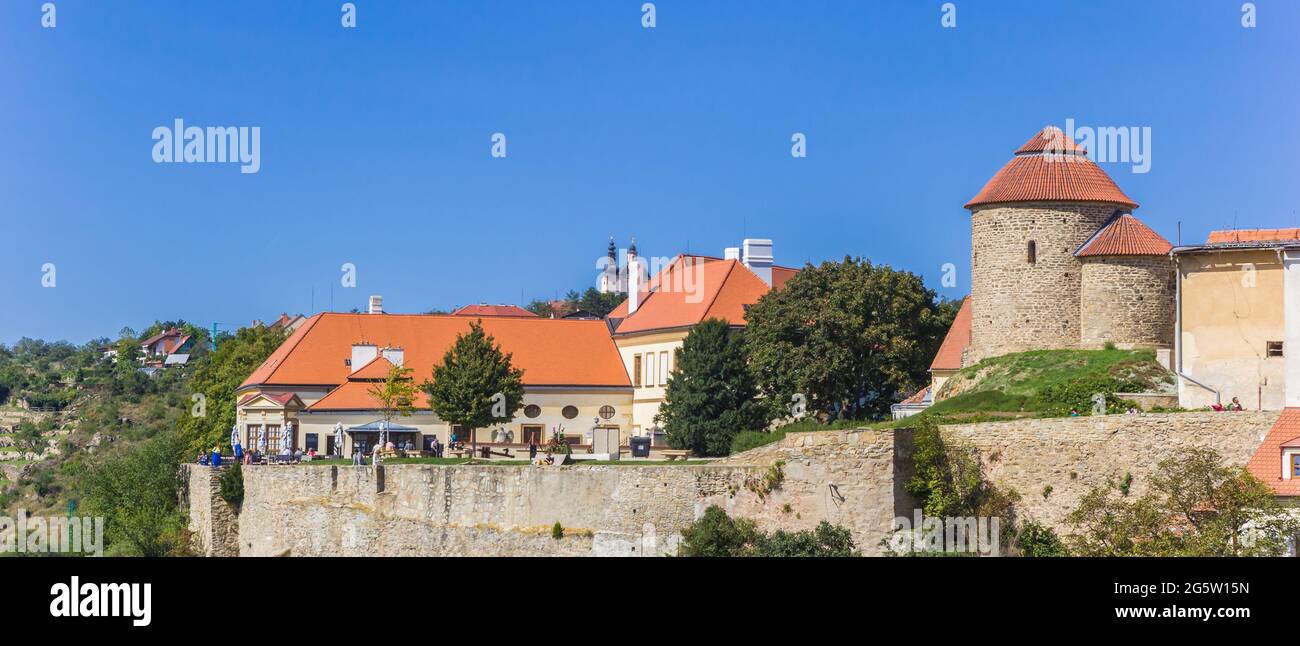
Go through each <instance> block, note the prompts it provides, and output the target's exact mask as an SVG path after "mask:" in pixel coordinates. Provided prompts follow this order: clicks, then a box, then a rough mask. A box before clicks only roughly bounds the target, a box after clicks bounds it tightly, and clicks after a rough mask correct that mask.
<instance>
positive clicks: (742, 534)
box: [677, 505, 858, 557]
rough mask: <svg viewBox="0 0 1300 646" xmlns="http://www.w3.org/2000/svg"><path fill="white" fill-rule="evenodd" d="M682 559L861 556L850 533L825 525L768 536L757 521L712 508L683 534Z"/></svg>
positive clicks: (824, 523)
mask: <svg viewBox="0 0 1300 646" xmlns="http://www.w3.org/2000/svg"><path fill="white" fill-rule="evenodd" d="M677 555H678V556H711V557H726V556H769V557H772V556H787V557H788V556H818V557H841V556H857V555H858V553H857V551H856V550H855V546H854V544H853V537H852V535H851V534H850V533H849V530H847V529H845V528H843V527H839V526H837V525H832V524H830V523H828V522H826V521H822V522H821V523H819V524H818V525H817V528H816V529H814V530H811V531H809V530H801V531H797V532H787V531H784V530H777V531H776V532H775V533H774V534H771V535H767V534H764V533H763V532H761V531H759V530H758V528H757V527H756V526H755V525H754V521H752V520H749V519H745V518H739V519H734V518H732V517H730V516H728V515H727V512H725V511H723V510H722V508H721V507H718V506H717V505H710V506H709V508H708V509H706V510H704V515H703V516H702V517H700V519H699V520H697V521H695V523H694V524H692V525H691V526H690V527H687V528H686V529H684V530H682V542H681V545H680V546H678V549H677Z"/></svg>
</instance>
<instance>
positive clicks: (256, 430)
mask: <svg viewBox="0 0 1300 646" xmlns="http://www.w3.org/2000/svg"><path fill="white" fill-rule="evenodd" d="M261 439H262V426H261V425H260V424H249V425H248V442H247V443H245V444H244V446H245V447H247V448H248V449H249V450H250V451H251V450H254V449H258V450H260V449H261V445H260V444H259V442H261Z"/></svg>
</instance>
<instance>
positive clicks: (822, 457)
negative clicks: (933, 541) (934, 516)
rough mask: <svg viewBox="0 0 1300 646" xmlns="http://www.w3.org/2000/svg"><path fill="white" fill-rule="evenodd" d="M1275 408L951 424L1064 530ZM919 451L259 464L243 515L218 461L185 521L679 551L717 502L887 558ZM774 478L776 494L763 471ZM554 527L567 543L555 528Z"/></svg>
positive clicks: (805, 449)
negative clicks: (555, 528)
mask: <svg viewBox="0 0 1300 646" xmlns="http://www.w3.org/2000/svg"><path fill="white" fill-rule="evenodd" d="M1277 415H1278V413H1276V412H1272V413H1270V412H1263V413H1256V412H1241V413H1171V414H1140V415H1110V416H1104V417H1077V418H1064V419H1028V420H1015V421H1009V422H997V423H987V424H963V425H954V426H946V427H944V428H943V429H942V433H943V436H944V437H945V439H947V440H948V441H950V442H964V443H968V444H970V445H972V446H974V447H975V448H977V449H978V450H979V452H980V456H981V460H982V462H983V464H984V468H985V472H986V474H987V475H988V476H989V477H990V478H991V479H992V480H993V482H995V483H997V484H998V485H999V486H1001V487H1003V488H1005V489H1013V490H1015V491H1017V492H1018V493H1019V494H1020V495H1021V501H1020V503H1019V504H1018V505H1017V510H1018V513H1019V514H1020V517H1021V518H1032V519H1036V520H1039V521H1041V522H1043V523H1045V524H1047V525H1049V526H1051V527H1054V528H1056V529H1057V530H1058V531H1060V532H1062V533H1066V529H1067V528H1065V527H1064V526H1063V525H1062V521H1063V519H1064V517H1065V515H1066V514H1067V513H1069V511H1070V510H1072V509H1073V508H1074V507H1075V506H1076V505H1077V504H1078V501H1079V499H1080V498H1081V497H1082V496H1083V494H1084V493H1085V492H1086V491H1087V490H1088V489H1089V488H1090V487H1092V486H1100V485H1103V484H1104V483H1105V482H1106V479H1107V478H1108V477H1110V476H1114V477H1122V476H1123V475H1124V474H1125V473H1131V474H1132V475H1133V476H1134V480H1133V485H1132V493H1133V494H1134V495H1141V494H1142V493H1143V492H1144V491H1145V490H1146V487H1147V486H1148V481H1149V479H1150V476H1151V475H1152V474H1153V473H1154V472H1155V469H1156V465H1157V464H1158V463H1159V462H1160V461H1161V460H1163V459H1165V458H1169V457H1177V456H1178V455H1179V454H1180V452H1181V451H1183V450H1185V449H1186V448H1188V447H1192V446H1209V447H1213V448H1215V449H1216V450H1218V451H1219V452H1220V453H1221V454H1222V455H1223V456H1224V458H1225V459H1226V460H1227V461H1228V462H1230V463H1233V464H1245V462H1246V460H1247V459H1248V458H1249V457H1250V455H1251V454H1252V453H1253V452H1254V450H1255V447H1256V446H1258V444H1259V442H1260V441H1261V439H1262V437H1263V436H1264V434H1266V433H1267V431H1268V430H1269V428H1271V426H1272V424H1273V423H1274V421H1275V420H1276V418H1277ZM912 450H913V448H912V433H911V431H909V430H898V431H893V430H888V429H884V430H881V429H859V430H850V431H824V432H817V433H791V434H790V435H788V436H786V437H785V438H784V439H782V440H781V441H779V442H775V443H773V444H769V445H767V446H763V447H759V448H757V449H754V450H752V451H747V452H745V453H741V454H739V455H735V456H732V457H730V458H727V459H725V460H722V461H718V462H714V463H712V464H709V465H682V466H632V465H625V466H572V467H545V468H542V467H532V466H506V465H501V466H492V465H456V466H438V465H420V464H409V465H390V466H385V467H382V468H381V469H379V470H376V469H374V468H373V467H353V466H310V465H301V466H254V467H246V468H245V470H244V489H245V498H244V503H243V505H242V509H241V510H240V513H239V514H238V516H235V515H234V514H233V513H232V512H231V510H229V509H228V506H226V505H225V503H224V501H222V500H221V498H220V495H219V494H218V493H216V483H215V478H214V477H213V474H212V472H211V470H210V469H206V468H202V467H190V468H189V473H188V483H189V485H188V486H189V489H190V491H189V495H188V505H189V508H190V527H191V529H192V530H193V531H194V532H195V534H196V535H197V536H196V545H198V548H197V551H199V552H200V553H204V554H209V555H228V554H241V555H259V556H266V555H281V554H287V555H293V556H314V555H340V554H341V555H379V556H389V555H411V556H414V555H419V556H440V555H458V556H497V555H500V556H506V555H509V556H519V555H535V556H543V555H546V556H580V555H593V556H616V555H622V556H655V555H662V554H670V553H673V552H674V551H675V550H676V546H677V544H678V542H679V541H680V532H681V530H682V529H683V528H685V527H686V526H688V525H689V524H690V523H691V522H693V521H694V520H696V519H697V518H699V516H700V515H701V514H702V513H703V511H704V509H705V508H706V507H707V506H708V505H711V504H716V505H718V506H720V507H722V508H724V509H726V510H727V512H728V513H729V514H731V515H733V516H738V517H747V518H752V519H754V520H755V521H756V522H757V523H758V525H759V526H760V527H761V528H762V529H764V530H767V531H772V530H775V529H786V530H799V529H812V528H813V527H815V526H816V525H817V524H818V523H819V522H820V521H822V520H826V521H829V522H831V523H833V524H837V525H842V526H844V527H847V528H848V529H850V530H851V532H852V534H853V537H854V539H855V541H856V542H857V544H858V546H859V548H860V549H861V550H862V551H863V553H864V554H879V553H880V541H881V540H882V539H884V538H885V537H886V536H887V535H888V534H889V531H890V529H891V525H892V522H893V519H894V518H895V517H896V516H906V517H910V516H911V515H912V510H913V509H914V508H915V507H916V503H915V501H913V500H912V499H911V497H910V496H909V495H908V494H907V493H906V492H905V491H903V484H904V483H905V482H907V479H908V478H910V477H911V453H912ZM778 465H779V466H778ZM777 473H779V474H780V475H781V477H782V479H781V483H780V484H779V485H778V486H776V487H774V488H771V489H770V490H768V489H767V488H766V487H764V486H763V485H762V482H763V478H764V476H765V475H769V474H777ZM1049 485H1050V486H1051V491H1050V494H1049V495H1047V496H1044V495H1043V491H1044V489H1045V487H1047V486H1049ZM557 521H558V522H559V523H560V524H561V525H562V526H563V527H564V528H565V536H564V538H563V539H561V540H555V539H552V538H551V533H550V529H551V525H552V524H553V523H555V522H557ZM236 536H237V543H236V542H235V541H236V539H235V537H236ZM232 543H234V544H232Z"/></svg>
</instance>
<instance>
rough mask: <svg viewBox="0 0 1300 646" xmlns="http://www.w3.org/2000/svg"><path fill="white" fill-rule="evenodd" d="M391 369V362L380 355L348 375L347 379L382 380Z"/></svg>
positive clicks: (386, 377)
mask: <svg viewBox="0 0 1300 646" xmlns="http://www.w3.org/2000/svg"><path fill="white" fill-rule="evenodd" d="M392 371H393V362H391V361H389V360H388V359H385V358H384V357H383V355H380V356H378V357H375V358H374V359H371V360H370V361H369V362H368V363H366V365H364V366H361V367H360V368H357V370H356V372H353V373H352V374H350V375H348V381H376V380H377V381H383V380H385V379H388V375H389V374H390V373H392Z"/></svg>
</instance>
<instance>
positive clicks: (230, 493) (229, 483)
mask: <svg viewBox="0 0 1300 646" xmlns="http://www.w3.org/2000/svg"><path fill="white" fill-rule="evenodd" d="M220 483H221V499H222V500H224V501H226V502H228V503H230V504H232V505H238V504H240V503H242V502H244V469H243V467H241V466H240V465H239V462H235V464H234V465H233V466H231V467H230V468H229V469H226V470H225V472H223V473H222V474H221V479H220Z"/></svg>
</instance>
